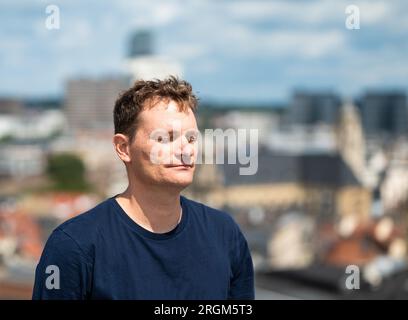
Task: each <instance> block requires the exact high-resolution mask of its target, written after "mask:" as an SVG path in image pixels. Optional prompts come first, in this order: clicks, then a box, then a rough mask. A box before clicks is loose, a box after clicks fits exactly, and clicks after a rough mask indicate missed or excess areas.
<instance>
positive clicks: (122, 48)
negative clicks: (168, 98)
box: [0, 0, 408, 102]
mask: <svg viewBox="0 0 408 320" xmlns="http://www.w3.org/2000/svg"><path fill="white" fill-rule="evenodd" d="M49 4H55V5H57V6H58V7H59V8H60V17H61V25H60V29H59V30H48V29H47V28H46V27H45V19H46V17H47V15H46V13H45V8H46V6H47V5H49ZM349 4H354V5H357V6H358V7H359V8H360V15H361V17H360V29H359V30H348V29H346V28H345V19H346V14H345V8H346V6H347V5H349ZM407 9H408V2H406V1H404V0H399V1H397V0H388V1H387V0H384V1H376V0H366V1H343V0H338V1H324V0H310V1H257V0H255V1H240V0H217V1H215V0H214V1H210V0H208V1H204V0H203V1H201V0H196V1H195V0H189V1H187V0H186V1H171V0H159V1H154V0H139V1H138V0H133V1H124V0H117V1H102V0H88V1H83V0H82V1H80V0H66V1H61V0H54V1H53V0H49V1H35V0H31V1H28V0H18V1H15V0H3V1H2V2H1V4H0V36H1V41H0V74H1V77H0V95H2V96H4V95H12V96H48V95H51V96H55V95H62V94H63V92H64V82H65V81H66V79H68V78H70V77H75V76H78V75H83V76H87V75H91V76H101V75H107V74H115V73H120V72H121V71H122V70H123V68H124V57H125V54H126V45H127V40H128V37H129V34H130V33H131V32H132V31H134V30H137V29H139V28H148V29H151V30H152V31H153V32H154V34H155V36H156V39H155V43H156V49H157V53H158V54H164V55H167V56H170V57H172V58H173V59H176V60H178V61H180V63H181V64H182V66H183V69H184V77H185V78H186V79H187V80H189V81H190V82H191V83H192V84H193V87H194V89H195V91H197V92H198V94H199V96H201V97H202V98H204V99H205V98H212V99H215V100H219V101H234V102H268V101H285V100H287V99H288V98H289V97H290V95H291V92H292V90H293V89H294V88H306V89H312V90H319V89H331V90H334V91H336V92H339V93H340V94H342V95H343V96H356V95H359V94H361V93H363V92H364V91H365V90H367V89H376V88H385V89H392V88H398V89H403V90H406V89H407V88H408V63H407V62H408V61H407V60H408V58H407V57H408V18H407V13H408V10H407Z"/></svg>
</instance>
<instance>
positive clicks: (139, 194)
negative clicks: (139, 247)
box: [116, 183, 182, 233]
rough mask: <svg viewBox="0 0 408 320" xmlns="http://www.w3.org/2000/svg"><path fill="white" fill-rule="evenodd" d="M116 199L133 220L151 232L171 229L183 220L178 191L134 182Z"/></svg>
mask: <svg viewBox="0 0 408 320" xmlns="http://www.w3.org/2000/svg"><path fill="white" fill-rule="evenodd" d="M149 189H150V190H149ZM116 200H117V202H118V203H119V205H120V206H121V207H122V208H123V210H124V211H125V212H126V213H127V214H128V216H129V217H130V218H131V219H132V220H133V221H135V222H136V223H137V224H139V225H140V226H142V227H143V228H145V229H147V230H149V231H151V232H155V233H165V232H168V231H171V230H172V229H174V228H175V227H176V226H177V224H178V223H179V222H180V220H181V214H182V213H181V206H180V192H178V191H173V190H171V189H168V188H163V187H156V186H146V185H143V186H139V185H137V184H135V183H133V184H129V186H128V188H127V189H126V190H125V191H124V192H123V193H121V194H120V195H118V196H117V197H116Z"/></svg>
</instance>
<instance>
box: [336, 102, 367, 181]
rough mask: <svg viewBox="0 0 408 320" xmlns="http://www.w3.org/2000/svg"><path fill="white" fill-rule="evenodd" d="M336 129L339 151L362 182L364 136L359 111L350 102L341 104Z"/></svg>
mask: <svg viewBox="0 0 408 320" xmlns="http://www.w3.org/2000/svg"><path fill="white" fill-rule="evenodd" d="M337 129H338V130H337V146H338V149H339V152H340V154H341V156H342V157H343V160H344V161H345V162H346V163H347V165H348V166H349V168H350V169H351V170H352V171H353V173H354V175H355V176H356V177H357V178H358V179H359V181H360V182H363V180H364V173H365V169H366V163H365V158H366V152H365V149H366V148H365V138H364V133H363V128H362V125H361V119H360V115H359V112H358V110H357V108H356V107H355V106H354V105H353V104H352V103H351V102H347V103H345V104H344V105H343V106H342V108H341V111H340V121H339V125H338V128H337Z"/></svg>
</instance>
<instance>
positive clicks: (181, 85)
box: [113, 76, 198, 141]
mask: <svg viewBox="0 0 408 320" xmlns="http://www.w3.org/2000/svg"><path fill="white" fill-rule="evenodd" d="M163 100H164V101H174V102H176V103H177V105H178V107H179V110H180V111H186V110H188V108H190V109H191V110H193V112H194V111H196V109H197V104H198V99H197V97H196V96H195V95H194V93H193V91H192V87H191V85H190V84H189V83H188V82H187V81H185V80H181V79H179V78H177V77H174V76H170V77H168V78H166V79H164V80H159V79H155V80H137V81H136V82H135V83H134V85H133V86H132V87H131V88H129V89H128V90H126V91H124V92H122V93H121V94H120V95H119V98H118V99H117V100H116V102H115V107H114V110H113V122H114V125H115V134H116V133H122V134H125V135H127V136H128V137H129V138H130V141H132V140H133V138H134V135H135V132H136V128H137V117H138V115H139V113H140V112H141V111H142V110H144V109H145V108H151V107H153V106H154V105H155V104H156V103H157V102H159V101H163Z"/></svg>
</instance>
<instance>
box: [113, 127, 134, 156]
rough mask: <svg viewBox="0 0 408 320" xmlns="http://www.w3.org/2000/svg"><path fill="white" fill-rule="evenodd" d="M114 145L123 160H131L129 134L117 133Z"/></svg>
mask: <svg viewBox="0 0 408 320" xmlns="http://www.w3.org/2000/svg"><path fill="white" fill-rule="evenodd" d="M112 142H113V147H114V148H115V151H116V153H117V154H118V156H119V158H120V159H121V160H122V161H123V162H130V161H131V157H130V145H129V138H128V136H126V135H124V134H121V133H117V134H115V135H114V136H113V139H112Z"/></svg>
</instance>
